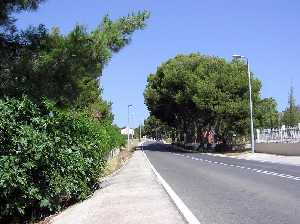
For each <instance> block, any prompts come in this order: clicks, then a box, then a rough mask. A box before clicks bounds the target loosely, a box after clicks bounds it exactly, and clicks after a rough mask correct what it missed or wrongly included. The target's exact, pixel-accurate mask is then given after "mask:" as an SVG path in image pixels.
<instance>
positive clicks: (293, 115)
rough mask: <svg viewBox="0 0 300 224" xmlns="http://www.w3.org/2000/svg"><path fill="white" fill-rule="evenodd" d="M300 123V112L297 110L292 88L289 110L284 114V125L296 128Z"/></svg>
mask: <svg viewBox="0 0 300 224" xmlns="http://www.w3.org/2000/svg"><path fill="white" fill-rule="evenodd" d="M299 122H300V112H299V111H298V109H297V105H296V99H295V96H294V87H293V86H291V89H290V92H289V98H288V108H287V109H286V110H285V111H284V112H283V118H282V123H283V124H285V125H287V126H296V125H297V124H298V123H299Z"/></svg>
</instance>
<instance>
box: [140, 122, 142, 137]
mask: <svg viewBox="0 0 300 224" xmlns="http://www.w3.org/2000/svg"><path fill="white" fill-rule="evenodd" d="M140 141H142V125H141V124H140Z"/></svg>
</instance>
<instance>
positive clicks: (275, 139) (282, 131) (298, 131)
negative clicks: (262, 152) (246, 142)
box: [256, 123, 300, 143]
mask: <svg viewBox="0 0 300 224" xmlns="http://www.w3.org/2000/svg"><path fill="white" fill-rule="evenodd" d="M256 133H257V138H256V143H297V142H300V123H299V124H298V126H297V127H285V125H283V126H282V127H281V128H275V129H263V130H259V129H257V130H256Z"/></svg>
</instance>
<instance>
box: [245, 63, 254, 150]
mask: <svg viewBox="0 0 300 224" xmlns="http://www.w3.org/2000/svg"><path fill="white" fill-rule="evenodd" d="M247 70H248V81H249V104H250V123H251V151H252V153H254V152H255V142H254V125H253V102H252V85H251V71H250V63H249V59H248V58H247Z"/></svg>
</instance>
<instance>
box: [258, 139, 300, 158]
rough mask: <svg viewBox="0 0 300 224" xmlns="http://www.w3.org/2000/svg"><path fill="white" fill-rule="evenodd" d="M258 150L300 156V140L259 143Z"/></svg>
mask: <svg viewBox="0 0 300 224" xmlns="http://www.w3.org/2000/svg"><path fill="white" fill-rule="evenodd" d="M255 151H256V152H260V153H269V154H277V155H284V156H300V142H298V143H257V144H256V147H255Z"/></svg>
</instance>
